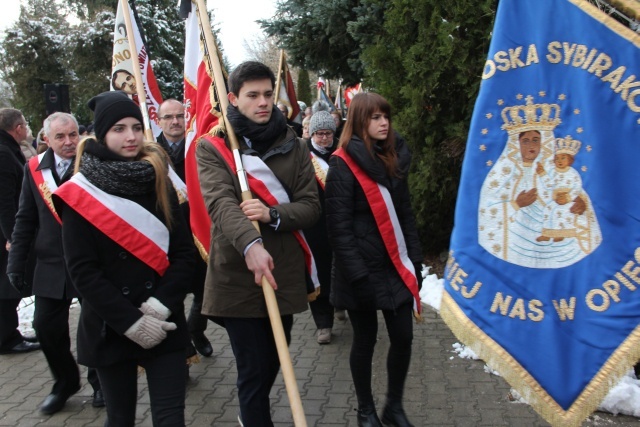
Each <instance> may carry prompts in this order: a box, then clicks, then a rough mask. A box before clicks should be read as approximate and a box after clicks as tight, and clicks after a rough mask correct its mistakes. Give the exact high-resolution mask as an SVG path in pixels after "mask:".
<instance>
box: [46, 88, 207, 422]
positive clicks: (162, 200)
mask: <svg viewBox="0 0 640 427" xmlns="http://www.w3.org/2000/svg"><path fill="white" fill-rule="evenodd" d="M88 105H89V107H90V108H91V109H92V110H93V111H94V115H95V130H96V137H95V139H94V138H87V139H84V140H83V141H81V142H80V144H79V145H78V152H77V157H76V163H75V171H76V174H75V175H74V176H73V177H72V178H71V179H70V180H69V181H68V182H66V183H65V184H64V185H62V186H61V187H59V188H58V190H56V192H55V193H54V200H55V203H56V206H57V207H58V208H59V209H58V212H60V216H61V219H62V239H63V245H64V255H65V261H66V263H67V267H68V269H69V273H70V275H71V278H72V280H73V283H74V285H75V287H76V288H77V290H78V292H79V294H80V295H81V297H82V298H83V306H82V311H81V314H80V322H79V325H78V362H80V363H81V364H83V365H86V366H90V367H94V368H96V370H97V372H98V376H99V378H100V382H101V384H102V389H103V391H104V398H105V401H106V406H107V416H108V425H109V426H110V427H120V426H133V425H134V423H135V411H136V403H137V397H138V393H137V376H138V366H141V367H143V368H144V370H145V373H146V376H147V382H148V385H149V395H150V399H151V414H152V420H153V425H154V426H184V408H185V393H186V392H185V389H186V377H185V348H186V346H187V345H188V344H189V334H188V332H187V325H186V320H185V315H184V304H183V300H184V298H185V295H186V292H187V288H186V286H185V284H186V283H189V281H190V276H191V271H192V269H193V264H194V263H193V260H194V259H195V253H194V246H193V242H192V241H191V236H190V234H189V231H188V228H187V225H186V223H185V221H184V219H183V217H182V214H181V212H180V208H179V205H178V198H177V196H176V193H175V191H174V190H173V188H172V186H171V183H170V180H169V178H168V175H167V174H168V171H167V157H166V155H165V154H164V151H163V150H162V148H161V147H160V146H159V145H157V144H156V143H150V142H145V141H144V140H143V138H144V134H143V127H142V115H141V113H140V109H139V108H138V106H137V105H135V104H134V103H133V101H131V99H129V98H128V97H127V96H126V95H125V94H124V93H123V92H118V91H116V92H105V93H102V94H100V95H98V96H96V97H94V98H92V99H91V100H90V101H89V104H88Z"/></svg>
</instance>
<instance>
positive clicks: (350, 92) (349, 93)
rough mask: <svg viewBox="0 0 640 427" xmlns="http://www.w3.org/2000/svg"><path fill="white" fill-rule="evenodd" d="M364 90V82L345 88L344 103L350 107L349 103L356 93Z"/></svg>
mask: <svg viewBox="0 0 640 427" xmlns="http://www.w3.org/2000/svg"><path fill="white" fill-rule="evenodd" d="M360 92H362V83H358V84H357V85H353V86H348V87H346V88H345V89H344V103H345V105H346V106H347V108H349V104H351V100H352V99H353V97H354V96H356V94H358V93H360Z"/></svg>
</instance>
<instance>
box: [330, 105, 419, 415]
mask: <svg viewBox="0 0 640 427" xmlns="http://www.w3.org/2000/svg"><path fill="white" fill-rule="evenodd" d="M410 162H411V155H410V153H409V149H408V148H407V145H406V144H405V142H404V140H403V139H402V138H401V137H400V136H399V135H397V134H396V133H394V132H393V129H392V126H391V107H390V106H389V103H388V102H387V101H386V100H385V99H384V98H383V97H381V96H380V95H378V94H375V93H362V94H358V95H356V96H355V97H354V98H353V100H352V101H351V105H350V106H349V112H348V115H347V121H346V123H345V126H344V130H343V131H342V135H341V137H340V143H339V148H338V150H336V152H335V153H334V155H333V156H332V158H331V160H330V161H329V172H328V174H327V180H326V185H325V206H326V211H327V228H328V232H329V240H330V242H331V246H332V247H333V251H334V257H333V260H334V261H333V280H332V283H331V287H332V289H331V302H332V304H333V306H334V307H335V308H336V309H347V311H348V313H349V318H350V319H351V325H352V327H353V342H352V345H351V355H350V366H351V375H352V377H353V382H354V385H355V389H356V395H357V398H358V412H357V420H358V426H367V427H369V426H381V425H382V424H381V421H380V419H379V418H378V416H377V414H376V409H375V404H374V398H373V393H372V389H371V369H372V360H373V351H374V347H375V344H376V340H377V332H378V313H377V311H378V310H381V311H382V314H383V316H384V320H385V323H386V326H387V331H388V335H389V341H390V347H389V353H388V356H387V371H388V372H387V376H388V388H387V395H386V404H385V407H384V410H383V413H382V422H384V423H385V424H386V425H392V426H401V427H406V426H411V423H410V422H409V420H408V419H407V416H406V414H405V412H404V409H403V407H402V397H403V392H404V383H405V379H406V377H407V372H408V370H409V362H410V359H411V343H412V340H413V315H414V314H415V315H416V316H417V317H419V313H420V297H419V295H418V293H419V287H420V285H421V283H420V282H421V280H418V279H417V278H420V279H422V276H421V270H422V263H421V261H422V251H421V247H420V242H419V239H418V233H417V231H416V226H415V220H414V217H413V213H412V211H411V201H410V200H409V186H408V183H407V175H408V172H409V165H410Z"/></svg>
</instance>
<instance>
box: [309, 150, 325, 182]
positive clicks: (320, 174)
mask: <svg viewBox="0 0 640 427" xmlns="http://www.w3.org/2000/svg"><path fill="white" fill-rule="evenodd" d="M311 164H312V165H313V170H314V171H315V172H316V181H318V184H320V187H321V188H322V189H323V190H324V183H325V181H326V180H327V172H328V171H329V164H328V163H327V162H325V161H324V159H323V158H322V157H320V156H318V155H317V154H316V153H314V152H313V151H312V152H311Z"/></svg>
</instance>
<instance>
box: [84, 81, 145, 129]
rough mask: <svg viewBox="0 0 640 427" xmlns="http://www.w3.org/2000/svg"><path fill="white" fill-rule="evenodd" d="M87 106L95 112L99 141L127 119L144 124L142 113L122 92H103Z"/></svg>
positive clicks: (95, 124) (94, 120) (94, 118)
mask: <svg viewBox="0 0 640 427" xmlns="http://www.w3.org/2000/svg"><path fill="white" fill-rule="evenodd" d="M87 106H88V107H89V108H91V110H92V111H93V122H94V126H95V131H96V137H97V138H98V141H104V137H105V135H106V134H107V132H108V131H109V129H111V126H113V125H114V124H116V123H117V122H118V121H119V120H122V119H124V118H125V117H133V118H134V119H137V120H139V121H140V123H142V122H143V121H142V112H141V111H140V107H138V106H137V105H136V104H135V102H133V100H131V98H129V97H128V96H127V94H125V93H124V92H122V91H119V90H116V91H112V92H102V93H101V94H100V95H96V96H94V97H93V98H91V99H90V100H89V102H88V103H87Z"/></svg>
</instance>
